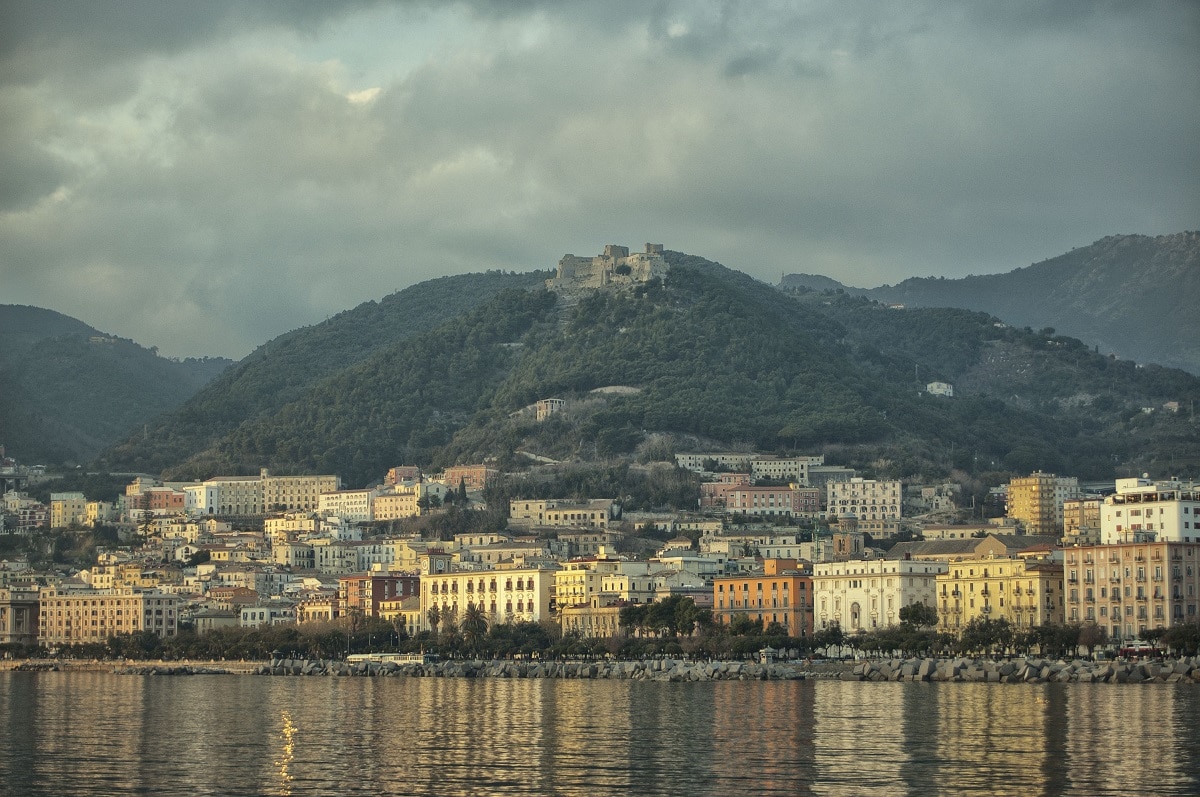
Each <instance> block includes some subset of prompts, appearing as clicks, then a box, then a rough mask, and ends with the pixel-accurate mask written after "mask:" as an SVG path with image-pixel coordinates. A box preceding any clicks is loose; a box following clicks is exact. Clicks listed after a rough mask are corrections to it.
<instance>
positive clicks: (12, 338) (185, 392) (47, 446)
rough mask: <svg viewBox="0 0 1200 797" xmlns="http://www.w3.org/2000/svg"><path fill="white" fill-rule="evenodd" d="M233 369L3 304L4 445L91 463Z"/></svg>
mask: <svg viewBox="0 0 1200 797" xmlns="http://www.w3.org/2000/svg"><path fill="white" fill-rule="evenodd" d="M230 365H232V362H231V361H230V360H225V359H222V358H199V359H194V358H189V359H186V360H182V361H179V360H170V359H166V358H163V357H159V356H158V353H157V352H156V351H154V350H152V349H146V348H143V347H141V346H139V345H138V344H136V343H134V342H133V341H131V340H124V339H121V338H116V337H113V336H111V335H106V334H104V333H103V332H100V331H99V330H96V329H94V328H92V327H91V326H89V325H87V324H85V323H84V322H82V321H79V320H78V319H75V318H71V317H69V316H65V315H63V314H61V313H57V312H54V311H53V310H44V309H42V308H38V307H25V306H21V305H0V443H3V444H4V445H5V446H6V447H7V449H8V451H9V452H10V453H12V454H13V455H15V456H17V457H18V458H19V459H20V460H21V461H22V462H25V463H34V462H50V463H81V462H86V461H88V460H90V459H91V458H92V457H94V456H95V455H96V454H97V453H99V452H100V451H101V450H102V449H104V448H106V447H107V446H110V445H112V444H113V443H114V442H116V441H118V440H120V439H121V438H122V437H124V436H126V435H128V434H129V433H130V431H131V430H132V429H134V428H137V427H140V426H141V424H143V423H145V422H146V421H149V420H150V419H151V418H154V417H156V416H158V415H159V414H161V413H163V412H165V411H167V410H170V409H173V408H175V407H178V406H179V405H180V404H182V403H183V402H184V401H185V400H187V399H188V398H190V397H191V396H192V395H194V394H195V392H196V391H197V390H199V389H200V388H201V387H202V386H203V385H205V384H206V383H208V382H209V381H210V380H211V379H212V378H213V377H215V376H216V375H217V374H219V373H220V372H221V371H223V370H225V368H227V367H229V366H230Z"/></svg>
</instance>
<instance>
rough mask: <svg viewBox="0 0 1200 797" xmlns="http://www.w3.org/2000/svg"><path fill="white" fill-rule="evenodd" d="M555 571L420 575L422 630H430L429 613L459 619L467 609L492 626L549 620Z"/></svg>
mask: <svg viewBox="0 0 1200 797" xmlns="http://www.w3.org/2000/svg"><path fill="white" fill-rule="evenodd" d="M556 569H557V568H554V569H551V568H513V569H511V570H510V569H496V570H466V571H443V572H441V573H432V574H425V573H422V575H421V618H422V627H421V630H422V631H428V630H431V627H430V624H429V610H430V609H432V608H433V607H434V606H436V607H437V608H438V616H439V618H442V619H444V618H448V617H452V618H455V619H456V621H457V620H461V619H462V617H463V613H464V612H465V611H466V610H467V607H468V606H476V607H478V608H480V609H482V610H483V612H484V614H485V615H486V616H487V617H488V618H489V620H490V622H492V623H510V622H526V621H528V622H537V621H539V620H544V619H550V618H552V617H553V615H554V611H555V609H556V608H557V604H556V602H555V598H554V574H555V570H556Z"/></svg>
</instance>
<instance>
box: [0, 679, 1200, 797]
mask: <svg viewBox="0 0 1200 797" xmlns="http://www.w3.org/2000/svg"><path fill="white" fill-rule="evenodd" d="M1135 792H1136V793H1141V794H1157V795H1167V794H1188V795H1196V794H1200V686H1191V685H1173V684H1164V685H1136V686H1135V685H1128V686H1123V685H1104V684H1039V685H1015V684H1014V685H996V684H993V685H988V684H929V683H843V682H838V681H803V682H783V681H779V682H748V683H739V682H727V683H720V682H718V683H678V684H673V683H644V682H631V681H554V680H549V681H547V680H458V679H441V678H437V679H434V678H427V679H415V678H413V679H406V678H371V679H368V678H328V677H314V678H303V677H292V678H268V677H255V676H235V675H231V676H191V677H163V676H159V677H146V676H132V675H107V674H100V673H68V672H64V673H0V794H4V795H55V796H56V797H58V796H59V795H124V794H139V795H176V794H178V795H200V794H215V795H340V794H372V795H375V794H397V795H407V794H439V795H442V794H444V795H463V794H522V795H525V794H567V795H589V796H590V795H604V794H631V795H660V794H662V795H706V794H712V795H740V794H830V795H836V794H845V795H860V794H886V795H894V794H914V795H916V794H919V795H929V794H989V795H992V794H995V795H1003V794H1012V795H1040V794H1079V795H1100V794H1113V795H1126V794H1132V793H1135Z"/></svg>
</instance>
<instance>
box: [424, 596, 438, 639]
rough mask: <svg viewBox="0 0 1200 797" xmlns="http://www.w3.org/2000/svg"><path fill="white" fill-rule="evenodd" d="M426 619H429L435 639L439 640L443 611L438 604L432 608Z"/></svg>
mask: <svg viewBox="0 0 1200 797" xmlns="http://www.w3.org/2000/svg"><path fill="white" fill-rule="evenodd" d="M426 617H428V618H429V627H430V629H432V630H433V638H434V639H437V637H438V625H440V624H441V622H442V610H441V609H439V608H438V606H437V605H436V604H435V605H433V606H430V607H429V611H428V612H427V613H426Z"/></svg>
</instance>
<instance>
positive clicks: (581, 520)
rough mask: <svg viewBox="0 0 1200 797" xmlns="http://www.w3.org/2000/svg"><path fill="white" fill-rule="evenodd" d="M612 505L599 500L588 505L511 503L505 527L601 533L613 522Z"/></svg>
mask: <svg viewBox="0 0 1200 797" xmlns="http://www.w3.org/2000/svg"><path fill="white" fill-rule="evenodd" d="M613 505H614V501H613V500H612V499H608V498H598V499H593V500H591V501H566V500H557V499H548V500H516V499H514V500H512V501H510V502H509V506H508V525H509V526H513V527H517V528H531V527H533V526H583V527H587V528H596V529H603V528H607V527H608V523H609V520H611V519H612V514H613Z"/></svg>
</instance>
